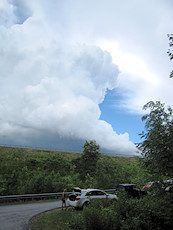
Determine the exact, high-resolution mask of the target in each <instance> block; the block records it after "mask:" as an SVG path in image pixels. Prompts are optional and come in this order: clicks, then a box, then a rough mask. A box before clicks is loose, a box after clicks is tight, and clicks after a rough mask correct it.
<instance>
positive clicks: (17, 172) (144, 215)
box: [0, 102, 173, 230]
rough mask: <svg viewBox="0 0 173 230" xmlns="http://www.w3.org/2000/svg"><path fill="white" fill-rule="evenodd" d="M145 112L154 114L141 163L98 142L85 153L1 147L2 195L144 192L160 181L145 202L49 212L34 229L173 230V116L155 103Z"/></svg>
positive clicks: (123, 200) (126, 200)
mask: <svg viewBox="0 0 173 230" xmlns="http://www.w3.org/2000/svg"><path fill="white" fill-rule="evenodd" d="M144 109H145V110H150V112H149V113H148V114H146V115H145V116H143V120H144V121H145V130H144V131H143V132H142V134H141V139H142V140H143V141H142V142H141V143H139V144H138V148H139V151H141V154H142V157H141V158H139V157H112V156H108V155H105V154H102V153H100V148H99V146H98V145H97V143H96V142H95V141H86V143H85V145H84V146H83V149H84V150H83V153H82V154H77V153H74V154H73V153H70V154H68V153H60V152H49V151H38V150H37V151H36V150H24V149H11V148H0V184H1V187H0V194H1V195H12V194H27V193H46V192H62V191H63V189H64V188H66V190H67V191H71V190H72V187H76V186H77V187H81V188H88V187H89V186H90V184H91V183H92V184H93V185H94V187H95V188H99V189H103V190H104V189H109V188H110V189H111V188H116V187H117V185H118V184H121V183H133V184H137V186H139V187H140V188H142V187H143V185H145V184H146V183H147V182H148V181H156V182H158V181H159V183H158V186H156V187H155V188H153V189H152V190H151V191H150V192H148V194H147V195H146V196H144V197H143V198H141V199H136V198H135V199H132V198H130V197H129V196H128V195H127V194H125V193H122V194H120V195H119V197H118V200H117V201H114V202H107V201H106V202H105V201H104V200H103V201H94V202H91V204H90V206H89V207H86V208H84V209H83V211H75V210H73V209H72V208H68V209H67V210H66V211H59V210H55V212H53V213H52V212H51V213H49V212H48V213H44V214H42V215H41V216H38V217H37V218H36V221H35V222H33V225H32V230H34V229H42V230H44V229H46V230H49V229H68V230H73V229H75V230H77V229H84V230H94V229H99V230H100V229H103V230H104V229H110V230H112V229H120V230H125V229H131V230H140V229H141V230H143V229H144V230H145V229H146V230H150V229H151V230H152V229H154V230H164V229H172V227H173V222H172V220H173V218H172V213H173V196H172V194H173V193H171V190H170V192H166V191H165V186H164V183H163V182H164V180H168V179H171V178H173V170H172V169H173V111H172V109H171V108H170V107H168V108H165V106H164V104H162V103H161V102H149V103H147V104H146V105H145V106H144Z"/></svg>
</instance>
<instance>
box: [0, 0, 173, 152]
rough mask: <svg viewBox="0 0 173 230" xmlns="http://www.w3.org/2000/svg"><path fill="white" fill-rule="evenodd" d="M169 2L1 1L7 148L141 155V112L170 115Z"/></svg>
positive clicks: (0, 110)
mask: <svg viewBox="0 0 173 230" xmlns="http://www.w3.org/2000/svg"><path fill="white" fill-rule="evenodd" d="M172 11H173V1H172V0H167V1H163V0H152V1H151V0H146V1H142V0H124V1H122V0H95V1H92V0H88V1H86V0H64V1H61V0H49V1H47V0H37V1H35V0H25V1H23V0H1V2H0V92H1V93H0V127H1V128H0V144H12V145H23V146H33V147H43V148H53V149H58V150H65V151H82V145H83V144H84V142H85V140H93V139H94V140H96V142H97V144H99V145H100V147H101V149H102V151H103V152H104V153H108V154H113V155H117V154H118V155H120V154H123V155H124V154H125V155H136V154H138V153H136V151H137V149H136V146H135V143H136V142H140V137H139V133H141V132H142V130H143V129H144V123H143V122H142V121H141V117H142V115H143V113H144V111H143V110H142V107H143V106H144V105H145V104H146V103H147V102H149V101H151V100H153V101H157V100H160V101H161V102H162V103H165V104H166V105H170V106H171V107H173V101H172V97H173V90H172V85H173V80H172V79H170V78H169V74H170V72H171V71H172V61H170V60H169V57H168V54H167V50H168V49H169V41H168V38H167V34H169V33H172V28H173V27H172V22H173V14H172Z"/></svg>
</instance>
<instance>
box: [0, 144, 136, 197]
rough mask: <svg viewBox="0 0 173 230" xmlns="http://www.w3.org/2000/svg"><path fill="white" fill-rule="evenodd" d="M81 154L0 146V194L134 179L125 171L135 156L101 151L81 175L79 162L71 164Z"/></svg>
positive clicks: (112, 184)
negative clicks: (92, 164) (91, 166)
mask: <svg viewBox="0 0 173 230" xmlns="http://www.w3.org/2000/svg"><path fill="white" fill-rule="evenodd" d="M81 156H82V154H81V153H73V152H62V151H48V150H38V149H23V148H9V147H0V184H1V187H0V195H12V194H27V193H44V192H60V191H62V190H63V189H64V188H66V189H67V190H69V191H71V188H72V187H74V186H80V187H88V186H89V185H90V183H93V184H94V186H95V187H99V188H103V189H104V188H113V187H115V186H116V185H117V184H118V183H121V182H131V181H134V180H133V178H132V177H133V175H132V174H133V173H132V174H129V171H130V170H131V168H132V167H136V166H135V165H136V161H137V160H136V158H135V157H124V156H122V157H121V156H107V155H106V154H101V156H100V158H99V160H98V162H97V165H96V167H95V168H94V172H93V173H92V175H90V174H88V173H87V172H86V174H85V171H84V175H85V177H84V178H82V179H81V177H80V174H79V171H78V168H77V167H78V166H79V165H76V164H75V162H76V159H77V160H78V159H80V158H81ZM78 164H79V163H78ZM138 168H139V167H137V168H135V174H136V173H137V170H138ZM131 171H133V170H131ZM135 177H136V176H135Z"/></svg>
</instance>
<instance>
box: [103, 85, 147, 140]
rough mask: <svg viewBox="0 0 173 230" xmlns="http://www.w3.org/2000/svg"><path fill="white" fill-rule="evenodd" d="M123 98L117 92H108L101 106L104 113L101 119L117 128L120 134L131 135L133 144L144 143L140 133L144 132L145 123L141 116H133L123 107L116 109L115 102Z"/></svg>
mask: <svg viewBox="0 0 173 230" xmlns="http://www.w3.org/2000/svg"><path fill="white" fill-rule="evenodd" d="M120 99H121V96H120V95H119V93H116V90H111V91H108V92H107V94H106V96H105V99H104V101H103V103H101V104H100V109H101V111H102V113H101V116H100V119H102V120H105V121H107V122H108V123H110V124H111V125H112V126H113V127H115V129H116V132H117V133H118V134H121V133H125V132H127V133H129V134H130V135H129V139H130V141H132V142H133V143H139V142H141V141H142V139H141V137H140V135H139V134H140V133H142V131H143V130H144V126H145V123H144V122H143V121H142V115H141V114H133V113H130V112H128V111H127V110H125V109H122V108H121V107H115V100H120Z"/></svg>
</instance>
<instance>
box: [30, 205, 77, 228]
mask: <svg viewBox="0 0 173 230" xmlns="http://www.w3.org/2000/svg"><path fill="white" fill-rule="evenodd" d="M73 213H74V210H73V209H72V208H67V209H66V210H61V208H59V209H54V210H51V211H48V212H44V213H41V214H39V215H37V216H35V217H33V218H32V219H31V220H30V223H29V225H30V228H29V229H30V230H52V229H54V230H70V228H69V220H70V218H71V217H72V214H73Z"/></svg>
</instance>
